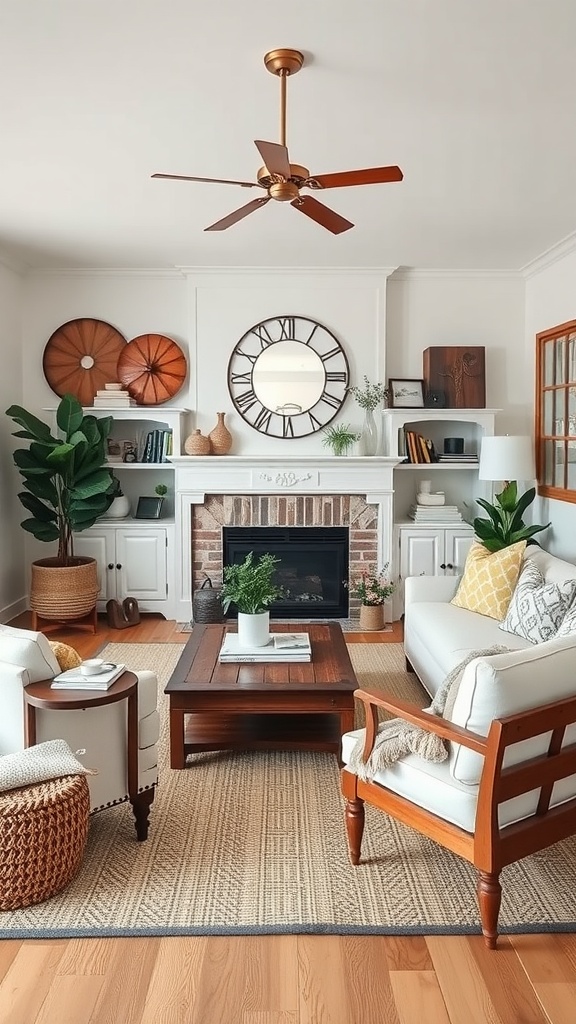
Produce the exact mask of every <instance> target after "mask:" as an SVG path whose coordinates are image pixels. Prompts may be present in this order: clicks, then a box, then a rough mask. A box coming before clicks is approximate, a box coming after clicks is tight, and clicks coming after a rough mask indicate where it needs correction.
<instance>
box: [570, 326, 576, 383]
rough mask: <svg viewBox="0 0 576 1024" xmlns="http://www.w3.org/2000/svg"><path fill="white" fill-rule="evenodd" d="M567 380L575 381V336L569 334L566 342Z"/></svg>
mask: <svg viewBox="0 0 576 1024" xmlns="http://www.w3.org/2000/svg"><path fill="white" fill-rule="evenodd" d="M568 380H569V381H576V334H570V335H569V340H568Z"/></svg>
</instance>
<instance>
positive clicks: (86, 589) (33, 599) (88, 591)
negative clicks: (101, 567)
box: [30, 557, 100, 622]
mask: <svg viewBox="0 0 576 1024" xmlns="http://www.w3.org/2000/svg"><path fill="white" fill-rule="evenodd" d="M72 562H73V564H72V565H65V566H63V565H59V564H58V562H57V559H55V558H39V559H38V560H37V561H36V562H32V582H31V586H30V608H31V609H32V611H33V612H36V614H37V615H40V616H41V617H42V618H43V619H54V620H56V621H57V622H68V621H69V620H71V619H80V618H82V617H83V616H84V615H88V614H89V613H90V612H91V611H92V609H93V608H94V607H95V605H96V601H97V600H98V594H99V593H100V587H99V585H98V566H97V563H96V559H95V558H81V557H78V558H74V559H73V560H72Z"/></svg>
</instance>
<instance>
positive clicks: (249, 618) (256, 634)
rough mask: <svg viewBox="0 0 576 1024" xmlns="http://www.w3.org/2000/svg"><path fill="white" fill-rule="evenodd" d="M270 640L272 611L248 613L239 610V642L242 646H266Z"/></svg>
mask: <svg viewBox="0 0 576 1024" xmlns="http://www.w3.org/2000/svg"><path fill="white" fill-rule="evenodd" d="M269 640H270V612H259V614H258V615H247V614H246V613H245V612H238V643H239V644H240V647H266V644H267V643H268V641H269Z"/></svg>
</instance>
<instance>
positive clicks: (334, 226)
mask: <svg viewBox="0 0 576 1024" xmlns="http://www.w3.org/2000/svg"><path fill="white" fill-rule="evenodd" d="M290 205H291V206H293V207H294V208H295V209H296V210H300V213H305V214H306V216H307V217H310V219H311V220H315V221H316V223H317V224H320V225H321V226H322V227H323V228H326V229H327V230H328V231H331V232H332V234H333V235H340V234H342V232H343V231H349V230H350V228H353V227H354V225H353V224H352V222H351V221H349V220H346V218H345V217H341V216H340V214H339V213H334V210H330V209H329V208H328V207H327V206H324V203H319V202H318V200H317V199H313V197H312V196H299V197H298V199H294V201H293V202H292V203H291V204H290Z"/></svg>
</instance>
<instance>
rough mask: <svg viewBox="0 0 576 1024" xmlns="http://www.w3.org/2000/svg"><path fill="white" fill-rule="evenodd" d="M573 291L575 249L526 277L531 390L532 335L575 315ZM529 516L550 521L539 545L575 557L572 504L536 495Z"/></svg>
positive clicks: (574, 510)
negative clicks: (531, 513) (550, 524)
mask: <svg viewBox="0 0 576 1024" xmlns="http://www.w3.org/2000/svg"><path fill="white" fill-rule="evenodd" d="M575 294H576V251H573V252H568V253H567V254H566V255H565V256H563V258H561V259H558V260H556V261H555V262H550V263H548V265H545V266H542V267H541V269H538V268H535V269H534V270H533V272H531V273H530V275H529V276H528V278H527V281H526V337H525V361H526V364H527V365H528V366H529V367H530V368H531V375H532V382H533V383H532V392H534V379H535V378H534V373H535V354H536V341H535V335H536V334H537V333H538V332H539V331H545V330H547V329H548V328H549V327H554V326H555V325H556V324H562V323H565V322H566V321H567V320H574V319H575V318H576V300H575ZM533 519H534V521H535V522H539V523H547V522H551V523H552V526H551V528H550V529H549V530H546V532H545V533H543V534H542V535H541V537H542V544H543V545H544V546H545V547H546V548H547V549H548V550H549V551H552V552H553V553H554V554H556V555H559V556H560V557H561V558H566V559H568V560H570V561H575V560H576V541H575V533H574V523H575V520H576V505H574V504H573V503H572V502H569V501H554V500H551V499H549V498H536V501H535V503H534V515H533ZM539 536H540V535H539Z"/></svg>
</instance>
